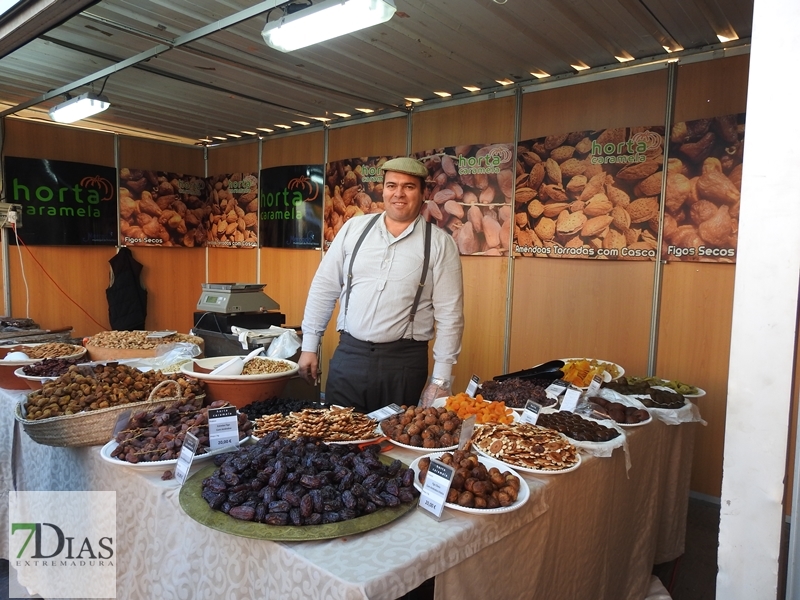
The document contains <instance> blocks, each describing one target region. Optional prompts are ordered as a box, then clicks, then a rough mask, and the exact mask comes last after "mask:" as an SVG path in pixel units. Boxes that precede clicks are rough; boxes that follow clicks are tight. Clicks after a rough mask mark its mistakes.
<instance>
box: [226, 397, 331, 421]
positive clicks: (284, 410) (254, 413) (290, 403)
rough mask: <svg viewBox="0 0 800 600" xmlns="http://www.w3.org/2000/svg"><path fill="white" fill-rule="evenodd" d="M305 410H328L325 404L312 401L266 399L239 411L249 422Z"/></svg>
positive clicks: (252, 403)
mask: <svg viewBox="0 0 800 600" xmlns="http://www.w3.org/2000/svg"><path fill="white" fill-rule="evenodd" d="M306 408H328V405H327V404H324V403H322V402H314V401H313V400H298V399H295V398H278V397H274V398H267V399H266V400H257V401H255V402H251V403H250V404H248V405H246V406H244V407H243V408H240V409H239V411H240V412H243V413H244V414H246V415H247V417H248V418H249V419H250V420H251V421H255V420H256V419H257V418H258V417H263V416H264V415H274V414H278V413H280V414H282V415H284V416H286V415H288V414H289V413H293V412H300V411H301V410H305V409H306Z"/></svg>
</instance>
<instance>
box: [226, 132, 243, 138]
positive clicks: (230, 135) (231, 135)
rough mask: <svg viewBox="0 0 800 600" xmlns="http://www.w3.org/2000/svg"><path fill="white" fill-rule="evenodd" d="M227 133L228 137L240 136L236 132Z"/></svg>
mask: <svg viewBox="0 0 800 600" xmlns="http://www.w3.org/2000/svg"><path fill="white" fill-rule="evenodd" d="M227 135H228V137H232V138H240V137H242V136H240V135H239V134H238V133H229V134H227Z"/></svg>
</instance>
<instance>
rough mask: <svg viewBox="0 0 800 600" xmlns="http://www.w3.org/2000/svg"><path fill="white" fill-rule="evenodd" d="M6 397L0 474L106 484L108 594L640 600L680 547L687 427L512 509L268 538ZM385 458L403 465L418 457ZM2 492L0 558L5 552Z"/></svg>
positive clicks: (1, 397) (539, 480)
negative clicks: (219, 521)
mask: <svg viewBox="0 0 800 600" xmlns="http://www.w3.org/2000/svg"><path fill="white" fill-rule="evenodd" d="M20 397H21V395H20V394H18V393H14V392H10V391H7V390H0V403H2V404H0V408H1V409H2V410H0V415H2V416H0V427H2V429H0V431H2V433H3V438H2V439H3V441H2V448H1V449H0V450H1V451H2V452H3V456H4V460H3V464H2V470H0V477H2V480H3V481H2V483H3V485H5V486H6V487H5V489H7V490H10V489H14V487H13V486H14V485H15V484H16V489H17V490H98V491H105V490H113V491H116V492H117V507H118V515H117V559H118V560H117V563H116V565H117V587H118V594H117V597H118V598H130V599H137V600H138V599H140V598H160V599H172V598H174V599H184V598H213V599H218V598H231V599H237V600H238V599H243V598H280V599H283V598H297V599H298V600H299V599H306V598H320V599H323V598H325V599H330V598H333V599H337V598H341V599H351V598H352V599H356V598H376V599H386V600H392V599H394V598H398V597H399V596H402V595H403V594H405V593H406V592H408V591H409V590H411V589H413V588H414V587H416V586H418V585H419V584H420V583H422V582H423V581H425V580H426V579H428V578H430V577H434V576H435V577H436V591H435V594H436V598H437V599H442V598H459V599H461V598H491V597H503V598H521V599H522V598H525V599H529V598H532V597H537V598H547V599H548V600H557V599H558V598H564V599H569V600H579V599H581V598H592V599H595V598H597V599H601V598H606V599H608V600H621V599H627V598H629V599H631V600H641V599H642V598H644V597H645V595H646V592H647V588H648V585H649V579H650V570H651V566H652V564H654V563H658V562H664V561H667V560H671V559H674V558H676V557H677V556H679V555H680V554H682V553H683V544H684V534H685V524H686V509H687V506H688V484H689V475H690V469H691V455H692V449H693V443H694V442H693V440H694V427H696V425H695V424H693V423H688V424H682V425H679V426H668V425H665V424H663V423H660V422H657V421H654V422H653V423H651V424H650V425H647V426H646V427H640V428H635V429H631V430H629V431H628V433H629V445H630V452H631V460H632V468H631V470H630V472H629V474H627V475H626V470H625V460H624V455H623V452H622V450H621V449H620V450H617V451H616V452H615V453H614V456H613V457H611V458H595V457H590V456H584V457H583V464H582V465H581V467H580V468H579V469H578V470H576V471H575V472H572V473H565V474H562V475H550V476H530V477H526V478H525V479H526V481H527V483H528V485H529V487H530V489H531V498H530V500H529V501H528V503H527V504H526V505H525V506H523V507H522V508H521V509H519V510H517V511H514V512H510V513H505V514H499V515H486V516H480V515H471V514H466V513H463V512H454V511H447V512H448V513H449V514H450V517H451V518H448V519H446V520H443V521H441V522H438V523H437V522H436V521H434V520H433V519H431V518H430V517H428V516H426V515H425V514H423V513H422V512H421V511H419V510H414V511H412V512H410V513H409V514H407V515H405V516H403V517H401V518H400V519H398V520H397V521H394V522H393V523H391V524H389V525H386V526H383V527H381V528H379V529H376V530H373V531H370V532H367V533H363V534H359V535H355V536H352V537H349V538H339V539H335V540H326V541H316V542H292V543H276V542H270V541H261V540H253V539H248V538H240V537H236V536H232V535H229V534H225V533H221V532H218V531H215V530H212V529H209V528H207V527H205V526H203V525H200V524H198V523H197V522H195V521H194V520H192V519H191V518H189V517H188V516H186V515H185V514H184V512H183V511H182V509H181V508H180V505H179V500H178V492H179V489H178V487H177V484H175V483H174V482H164V481H161V480H160V478H159V476H158V475H143V474H141V473H138V472H134V471H132V470H130V469H127V468H124V467H118V466H115V465H110V464H108V463H106V462H105V461H103V460H102V459H101V458H100V453H99V447H93V448H75V449H70V448H51V447H47V446H41V445H39V444H36V443H35V442H33V441H32V440H31V439H30V438H28V436H27V434H25V433H24V432H23V431H22V430H21V428H20V427H19V426H18V424H16V423H15V422H14V420H13V403H14V402H16V401H18V400H19V398H20ZM9 415H11V417H10V420H9ZM12 453H13V459H12ZM390 454H391V455H392V456H394V457H397V458H400V459H402V460H403V461H404V462H406V463H410V462H411V461H412V460H413V459H414V458H416V457H417V456H418V455H417V454H415V453H413V452H410V451H406V450H393V451H391V452H390ZM12 463H13V468H12ZM14 479H16V481H14ZM4 496H5V498H4V500H3V503H2V507H1V509H2V511H3V512H2V514H0V535H2V546H0V550H1V551H2V552H0V555H2V557H4V558H8V517H7V511H8V496H7V494H5V495H4ZM12 567H13V563H12Z"/></svg>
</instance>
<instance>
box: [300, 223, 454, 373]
mask: <svg viewBox="0 0 800 600" xmlns="http://www.w3.org/2000/svg"><path fill="white" fill-rule="evenodd" d="M373 218H374V216H373V215H365V216H362V217H353V218H351V219H349V220H348V221H347V222H346V223H345V224H344V225H343V226H342V228H341V230H339V233H338V234H337V235H336V237H335V238H334V240H333V243H331V246H330V248H329V249H328V251H327V252H326V253H325V256H324V257H323V259H322V262H321V263H320V266H319V268H318V269H317V273H316V275H314V280H313V281H312V283H311V289H310V290H309V293H308V300H307V301H306V308H305V313H304V316H303V323H302V329H303V346H302V349H303V351H308V352H316V351H317V347H318V344H319V341H320V338H321V337H322V334H323V333H324V332H325V329H326V327H327V325H328V321H330V318H331V315H332V314H333V309H334V306H335V305H336V301H337V300H339V302H340V305H339V316H338V319H337V322H336V329H337V330H338V331H346V332H347V333H349V334H350V335H352V336H353V337H354V338H356V339H359V340H362V341H365V342H377V343H383V342H394V341H397V340H399V339H403V338H406V339H414V340H431V339H434V337H435V338H436V341H435V342H434V344H433V360H434V367H433V373H432V376H433V377H440V378H443V379H446V380H447V381H449V380H450V375H451V372H452V366H453V365H454V364H455V363H456V360H457V358H458V354H459V352H461V335H462V333H463V331H464V313H463V296H464V288H463V282H462V276H461V259H460V257H459V254H458V248H457V247H456V244H455V242H454V241H453V238H452V237H450V235H448V234H447V232H445V231H443V230H441V229H439V228H438V227H436V226H433V227H432V228H431V256H430V264H429V265H428V276H427V277H426V279H425V286H424V288H423V290H422V296H421V297H420V301H419V307H418V308H417V314H416V317H415V319H414V323H413V324H411V323H410V321H409V317H410V314H411V306H412V305H413V303H414V296H415V295H416V293H417V288H418V287H419V281H420V278H421V275H422V263H423V258H424V231H425V221H424V220H423V219H422V217H417V219H416V220H415V221H414V222H413V223H412V224H411V225H409V227H408V228H407V229H406V230H405V231H403V233H401V234H400V235H399V236H398V237H394V236H393V235H392V234H391V233H389V231H388V230H387V229H386V224H385V220H384V219H385V215H381V216H380V218H379V219H378V222H377V223H375V225H374V226H373V227H372V229H370V231H369V233H368V234H367V237H366V238H365V239H364V242H363V243H362V244H361V248H359V250H358V254H357V255H356V259H355V262H354V263H353V279H352V284H351V290H350V303H349V308H348V310H347V314H345V296H346V290H347V281H346V279H347V272H348V269H349V267H350V258H351V256H352V253H353V249H354V247H355V245H356V242H357V241H358V238H359V237H360V236H361V233H362V231H363V230H364V228H365V227H366V226H367V225H368V224H369V222H370V221H371V220H372V219H373Z"/></svg>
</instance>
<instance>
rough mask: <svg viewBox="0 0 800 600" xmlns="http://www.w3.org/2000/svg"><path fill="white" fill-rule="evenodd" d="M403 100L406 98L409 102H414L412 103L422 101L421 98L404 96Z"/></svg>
mask: <svg viewBox="0 0 800 600" xmlns="http://www.w3.org/2000/svg"><path fill="white" fill-rule="evenodd" d="M404 100H408V101H409V102H414V103H420V102H422V98H404Z"/></svg>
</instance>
